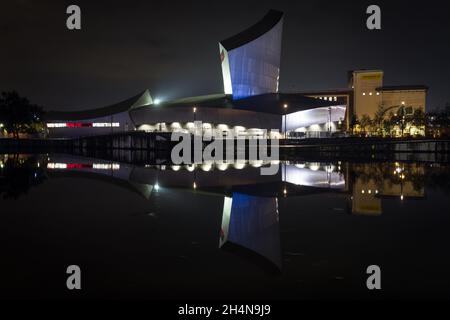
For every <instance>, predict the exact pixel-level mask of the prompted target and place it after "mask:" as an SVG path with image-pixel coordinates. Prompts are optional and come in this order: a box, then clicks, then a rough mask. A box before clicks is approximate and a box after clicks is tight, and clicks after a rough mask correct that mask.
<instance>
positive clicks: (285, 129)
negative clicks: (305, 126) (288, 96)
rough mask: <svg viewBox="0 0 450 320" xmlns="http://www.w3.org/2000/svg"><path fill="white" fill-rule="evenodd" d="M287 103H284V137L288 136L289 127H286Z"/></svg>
mask: <svg viewBox="0 0 450 320" xmlns="http://www.w3.org/2000/svg"><path fill="white" fill-rule="evenodd" d="M287 107H288V105H287V103H285V104H284V105H283V108H284V139H286V138H287V127H286V117H287Z"/></svg>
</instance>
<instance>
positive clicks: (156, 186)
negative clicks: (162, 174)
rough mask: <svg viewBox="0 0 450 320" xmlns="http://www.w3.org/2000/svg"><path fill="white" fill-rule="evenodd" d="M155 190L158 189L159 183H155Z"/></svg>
mask: <svg viewBox="0 0 450 320" xmlns="http://www.w3.org/2000/svg"><path fill="white" fill-rule="evenodd" d="M155 191H159V184H157V183H156V184H155Z"/></svg>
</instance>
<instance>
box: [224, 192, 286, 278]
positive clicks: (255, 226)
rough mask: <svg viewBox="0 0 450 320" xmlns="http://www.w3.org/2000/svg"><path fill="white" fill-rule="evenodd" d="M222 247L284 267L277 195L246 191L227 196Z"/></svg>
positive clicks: (273, 265) (268, 265)
mask: <svg viewBox="0 0 450 320" xmlns="http://www.w3.org/2000/svg"><path fill="white" fill-rule="evenodd" d="M219 247H220V248H223V249H225V250H230V251H233V252H235V253H239V254H241V255H243V256H246V257H247V258H250V259H253V260H256V261H258V262H259V264H260V265H262V266H263V267H266V268H269V269H272V270H274V269H281V247H280V232H279V220H278V200H277V198H274V197H273V198H264V197H256V196H251V195H246V194H242V193H233V194H232V196H231V197H225V198H224V206H223V215H222V227H221V229H220V240H219ZM268 262H269V263H270V264H268ZM274 267H275V268H274Z"/></svg>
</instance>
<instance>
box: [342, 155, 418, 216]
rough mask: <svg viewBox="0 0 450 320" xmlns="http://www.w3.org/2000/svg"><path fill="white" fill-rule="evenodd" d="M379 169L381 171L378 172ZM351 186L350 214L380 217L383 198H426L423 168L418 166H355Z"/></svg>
mask: <svg viewBox="0 0 450 320" xmlns="http://www.w3.org/2000/svg"><path fill="white" fill-rule="evenodd" d="M376 169H379V170H376ZM351 172H352V173H353V174H354V177H353V183H352V187H351V190H352V192H351V194H352V196H351V212H352V213H353V214H362V215H380V214H381V213H382V211H383V209H382V199H383V198H387V197H396V198H398V199H400V200H401V201H403V200H404V199H406V198H423V197H425V187H424V183H423V181H422V180H423V177H424V176H425V171H424V167H423V166H422V165H418V164H405V163H402V164H401V163H398V162H395V163H394V164H386V163H379V164H363V165H354V166H353V169H352V170H351Z"/></svg>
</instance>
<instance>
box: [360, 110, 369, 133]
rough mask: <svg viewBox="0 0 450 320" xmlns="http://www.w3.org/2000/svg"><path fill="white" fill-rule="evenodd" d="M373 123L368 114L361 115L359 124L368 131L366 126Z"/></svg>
mask: <svg viewBox="0 0 450 320" xmlns="http://www.w3.org/2000/svg"><path fill="white" fill-rule="evenodd" d="M371 123H372V120H371V119H370V117H369V116H368V115H367V114H363V115H362V117H361V120H360V121H359V125H360V126H361V129H362V130H363V131H364V132H366V128H367V127H368V126H370V125H371Z"/></svg>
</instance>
